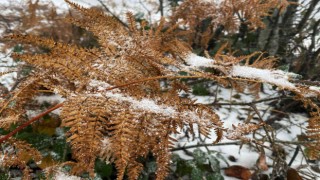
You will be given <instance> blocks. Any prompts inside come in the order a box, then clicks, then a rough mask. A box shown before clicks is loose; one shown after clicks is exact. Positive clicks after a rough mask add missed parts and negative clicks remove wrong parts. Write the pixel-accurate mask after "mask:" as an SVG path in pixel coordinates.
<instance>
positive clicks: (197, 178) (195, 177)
mask: <svg viewBox="0 0 320 180" xmlns="http://www.w3.org/2000/svg"><path fill="white" fill-rule="evenodd" d="M191 179H192V180H203V173H202V171H201V170H200V169H198V168H193V169H192V171H191Z"/></svg>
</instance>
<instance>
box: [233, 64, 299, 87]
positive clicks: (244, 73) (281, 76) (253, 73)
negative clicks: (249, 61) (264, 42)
mask: <svg viewBox="0 0 320 180" xmlns="http://www.w3.org/2000/svg"><path fill="white" fill-rule="evenodd" d="M231 76H235V77H242V78H250V79H256V80H260V81H263V82H267V83H271V84H274V85H277V86H280V87H282V88H287V89H296V87H295V85H294V84H292V83H291V82H289V81H288V79H289V77H288V75H287V73H286V72H284V71H281V70H269V69H257V68H253V67H247V66H233V68H232V71H231Z"/></svg>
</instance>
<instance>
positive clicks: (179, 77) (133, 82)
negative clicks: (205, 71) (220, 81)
mask: <svg viewBox="0 0 320 180" xmlns="http://www.w3.org/2000/svg"><path fill="white" fill-rule="evenodd" d="M184 78H186V79H187V78H189V79H191V78H192V79H195V78H208V77H204V76H155V77H150V78H145V79H141V80H137V81H132V82H129V83H125V84H121V85H118V86H114V87H110V88H107V89H105V90H103V91H110V90H112V89H117V88H121V87H126V86H129V85H132V84H138V83H142V82H147V81H154V80H158V79H184Z"/></svg>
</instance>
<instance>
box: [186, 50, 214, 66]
mask: <svg viewBox="0 0 320 180" xmlns="http://www.w3.org/2000/svg"><path fill="white" fill-rule="evenodd" d="M185 61H186V63H187V64H188V65H190V66H192V67H212V66H213V63H214V60H212V59H208V58H205V57H201V56H198V55H196V54H194V53H189V54H188V55H187V56H186V59H185Z"/></svg>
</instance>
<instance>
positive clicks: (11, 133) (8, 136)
mask: <svg viewBox="0 0 320 180" xmlns="http://www.w3.org/2000/svg"><path fill="white" fill-rule="evenodd" d="M62 106H63V103H60V104H57V105H55V106H54V107H52V108H50V109H48V110H46V111H45V112H43V113H41V114H39V115H37V116H36V117H34V118H32V119H30V120H29V121H27V122H25V123H24V124H22V125H20V126H19V127H18V128H16V129H15V130H13V131H11V132H10V133H9V134H7V135H5V136H4V137H2V138H0V144H1V143H2V142H4V141H5V140H7V139H9V138H10V137H11V136H13V135H15V134H16V133H17V132H19V131H21V130H22V129H24V128H25V127H27V126H29V125H30V124H32V123H33V122H35V121H37V120H38V119H40V118H41V117H43V116H44V115H47V114H49V113H50V112H52V111H54V110H56V109H58V108H60V107H62Z"/></svg>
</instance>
